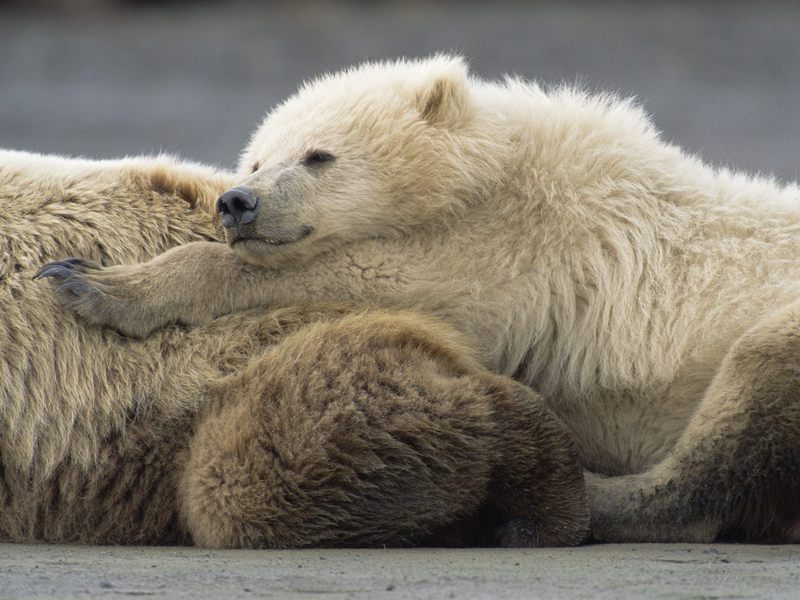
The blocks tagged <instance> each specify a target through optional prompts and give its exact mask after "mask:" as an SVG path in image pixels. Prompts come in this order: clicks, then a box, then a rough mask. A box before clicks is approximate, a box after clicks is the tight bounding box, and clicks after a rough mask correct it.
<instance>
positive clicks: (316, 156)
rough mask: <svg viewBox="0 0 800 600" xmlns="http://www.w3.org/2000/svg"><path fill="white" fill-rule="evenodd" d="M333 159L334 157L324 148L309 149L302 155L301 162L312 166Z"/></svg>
mask: <svg viewBox="0 0 800 600" xmlns="http://www.w3.org/2000/svg"><path fill="white" fill-rule="evenodd" d="M334 160H336V157H335V156H334V155H333V154H331V153H330V152H325V151H324V150H311V151H310V152H308V153H307V154H306V155H305V156H304V157H303V160H302V163H303V164H304V165H305V166H307V167H313V166H316V165H321V164H323V163H327V162H331V161H334Z"/></svg>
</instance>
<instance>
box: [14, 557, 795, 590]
mask: <svg viewBox="0 0 800 600" xmlns="http://www.w3.org/2000/svg"><path fill="white" fill-rule="evenodd" d="M123 596H146V597H153V598H172V599H181V598H232V597H239V598H281V599H283V598H286V599H294V598H319V597H324V598H330V599H332V600H333V599H339V598H363V599H373V598H376V599H377V598H390V599H392V600H400V599H403V598H420V599H421V598H487V599H503V598H612V599H617V598H619V599H625V598H632V599H639V598H697V599H699V598H798V597H800V547H797V546H740V545H709V546H700V545H687V544H674V545H667V544H657V545H640V544H630V545H597V546H587V547H583V548H568V549H539V550H493V549H491V550H490V549H480V550H478V549H476V550H443V549H413V550H295V551H292V550H281V551H266V550H260V551H259V550H253V551H247V550H228V551H219V550H214V551H209V550H202V549H197V548H141V547H130V548H116V547H99V546H94V547H81V546H46V545H42V546H31V545H11V544H6V545H0V598H100V597H109V598H110V597H123Z"/></svg>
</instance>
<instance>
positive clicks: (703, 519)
mask: <svg viewBox="0 0 800 600" xmlns="http://www.w3.org/2000/svg"><path fill="white" fill-rule="evenodd" d="M798 203H800V188H798V186H797V184H794V183H792V184H783V183H781V182H779V181H776V180H774V179H771V178H768V177H763V176H750V175H746V174H742V173H738V172H732V171H729V170H727V169H723V168H714V167H711V166H709V165H707V164H705V163H704V162H703V161H701V160H700V159H699V158H697V157H695V156H692V155H689V154H687V153H686V152H684V151H683V150H681V149H680V148H679V147H677V146H675V145H673V144H670V143H667V142H666V141H664V140H663V139H662V137H661V135H660V133H659V132H658V131H657V129H656V128H655V127H654V126H653V124H652V123H651V121H650V119H649V117H648V116H647V114H646V113H645V112H644V111H643V109H642V108H641V107H639V106H638V105H637V104H636V103H635V102H634V101H633V100H630V99H620V98H618V97H616V96H614V95H610V94H593V93H588V92H586V91H584V90H581V89H579V88H575V87H570V86H561V87H551V88H548V87H545V86H542V85H539V84H537V83H531V82H527V81H524V80H522V79H520V78H512V77H509V78H506V79H505V80H504V81H501V82H490V81H484V80H482V79H480V78H478V77H475V76H473V75H471V74H470V73H469V70H468V67H467V64H466V62H465V61H464V60H463V59H462V58H460V57H457V56H456V57H453V56H448V55H437V56H434V57H431V58H426V59H416V60H408V59H401V60H395V61H384V62H373V63H366V64H363V65H360V66H357V67H353V68H349V69H345V70H343V71H341V72H337V73H333V74H329V75H325V76H322V77H320V78H318V79H316V80H314V81H310V82H308V83H306V84H305V85H304V86H302V87H301V88H300V90H299V91H298V92H297V93H296V94H294V95H293V96H291V97H290V98H289V99H288V100H286V101H285V102H284V103H283V104H281V105H279V106H277V107H276V108H275V109H274V110H272V111H271V112H270V113H269V114H268V115H267V116H266V118H265V120H264V121H263V123H262V125H261V126H260V127H259V128H258V130H257V131H256V132H255V133H254V134H253V136H252V138H251V140H250V142H249V144H248V145H247V147H246V148H245V150H244V151H243V153H242V156H241V161H240V165H239V170H238V173H237V175H236V185H235V186H233V187H232V188H231V189H230V190H229V191H227V192H226V193H225V194H223V195H221V196H220V198H219V199H218V204H217V208H218V211H219V212H220V214H221V220H222V224H223V225H224V226H225V228H226V235H227V242H228V244H227V246H226V245H224V244H221V243H213V242H200V243H193V244H187V245H184V246H180V247H177V248H175V249H173V250H170V251H169V252H167V253H165V254H163V255H161V256H158V257H156V258H154V259H152V260H151V261H148V262H144V263H141V264H138V265H126V266H111V267H104V268H98V267H97V266H96V265H93V264H87V263H80V264H77V265H66V266H58V265H55V266H50V267H45V268H44V270H43V272H42V274H43V275H45V276H47V277H50V278H53V279H54V282H55V285H56V288H55V289H56V295H57V296H58V298H59V301H60V302H61V303H62V304H63V305H64V306H65V307H66V308H67V309H68V310H69V311H72V312H73V313H74V314H77V315H79V316H81V317H82V318H83V319H84V320H85V321H86V322H88V323H90V324H95V325H100V326H106V327H110V328H113V329H116V330H117V331H121V332H124V333H126V334H128V335H132V336H140V337H141V336H147V335H148V334H150V333H151V332H152V331H154V330H157V329H158V328H160V327H162V326H164V325H165V324H167V323H173V322H180V323H188V324H196V323H202V322H205V321H206V320H208V319H209V318H211V317H213V316H218V315H222V314H226V313H231V312H235V311H237V310H241V309H244V308H248V307H253V306H264V307H269V306H275V305H280V304H292V303H298V302H319V301H333V300H336V301H350V302H361V303H363V304H364V305H369V306H382V307H385V308H387V309H389V308H391V309H401V308H405V309H413V310H418V311H422V312H425V313H426V314H430V315H433V316H435V317H437V318H440V319H442V320H443V321H445V322H447V323H448V324H450V325H451V326H452V327H454V328H455V329H456V330H458V331H459V332H461V333H462V334H464V335H466V336H468V337H470V338H471V339H472V340H473V341H474V343H475V344H476V345H477V346H478V348H479V351H480V356H481V358H482V359H483V361H484V362H485V363H486V364H487V365H488V366H489V367H490V368H491V369H492V370H493V371H495V372H497V373H499V374H503V375H506V376H510V377H512V378H514V379H515V380H517V381H520V382H522V383H524V384H526V385H529V386H531V387H532V388H533V389H535V390H536V391H537V392H539V393H540V394H542V395H543V397H544V398H545V402H546V403H547V406H548V407H549V408H550V409H551V410H553V411H554V412H555V414H556V415H557V416H558V418H559V419H560V421H561V422H562V423H563V424H564V426H565V427H566V428H567V430H568V432H569V434H570V435H571V437H572V438H573V440H574V441H575V443H576V445H577V447H578V452H579V455H580V457H581V462H582V464H583V466H584V468H585V470H586V477H587V489H588V494H589V502H590V507H591V513H592V517H591V518H592V531H593V535H594V536H595V538H597V539H600V540H606V541H614V542H624V541H642V542H659V541H660V542H677V541H686V542H710V541H712V540H717V539H733V540H747V541H762V542H797V541H798V540H800V502H799V501H798V500H800V404H798V400H799V399H800V389H798V385H800V380H798V378H797V375H796V372H797V367H796V365H797V361H796V359H795V358H794V357H795V356H797V355H798V353H799V352H800V337H798V334H797V332H798V331H800V315H798V310H800V309H798V305H797V297H798V291H796V290H795V288H800V263H798V261H797V256H798V255H799V254H800V212H799V211H798Z"/></svg>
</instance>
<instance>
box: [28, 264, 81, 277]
mask: <svg viewBox="0 0 800 600" xmlns="http://www.w3.org/2000/svg"><path fill="white" fill-rule="evenodd" d="M74 274H75V271H74V270H73V269H72V267H71V266H70V265H66V264H64V262H63V261H62V262H53V263H47V264H46V265H45V266H43V267H42V268H41V269H39V270H38V271H36V274H35V275H34V276H33V278H34V279H41V278H43V277H57V278H59V279H67V278H68V277H72V276H73V275H74Z"/></svg>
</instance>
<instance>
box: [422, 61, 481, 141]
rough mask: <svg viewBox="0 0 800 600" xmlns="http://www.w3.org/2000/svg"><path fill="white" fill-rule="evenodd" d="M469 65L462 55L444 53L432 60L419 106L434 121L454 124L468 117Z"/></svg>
mask: <svg viewBox="0 0 800 600" xmlns="http://www.w3.org/2000/svg"><path fill="white" fill-rule="evenodd" d="M468 73H469V69H468V68H467V64H466V63H465V62H464V59H462V58H461V57H449V56H442V57H436V58H434V59H432V60H431V63H430V66H429V71H428V73H427V75H426V77H425V82H424V84H423V86H422V88H421V89H420V90H419V91H418V92H417V106H418V107H419V111H420V113H421V114H422V118H423V119H425V120H426V121H428V123H430V124H431V125H442V126H445V127H447V126H452V125H456V124H458V123H459V122H460V121H461V119H462V118H463V117H464V114H465V112H466V108H467V98H468V88H467V79H468Z"/></svg>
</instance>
